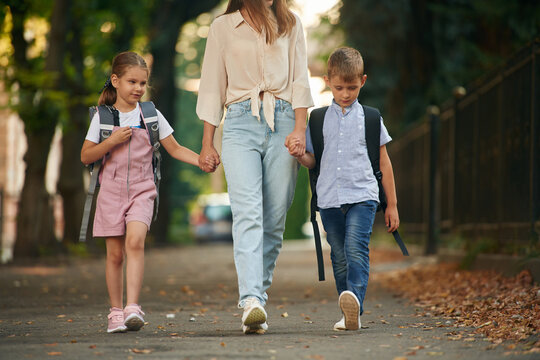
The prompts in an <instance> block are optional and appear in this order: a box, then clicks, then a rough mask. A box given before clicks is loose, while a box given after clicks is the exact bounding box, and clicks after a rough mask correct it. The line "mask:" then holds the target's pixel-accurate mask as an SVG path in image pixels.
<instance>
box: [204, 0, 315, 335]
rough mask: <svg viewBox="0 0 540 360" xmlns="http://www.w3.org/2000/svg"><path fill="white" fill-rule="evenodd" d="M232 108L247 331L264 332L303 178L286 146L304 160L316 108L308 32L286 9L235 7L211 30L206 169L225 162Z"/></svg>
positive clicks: (234, 198) (232, 174)
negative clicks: (219, 138) (309, 119)
mask: <svg viewBox="0 0 540 360" xmlns="http://www.w3.org/2000/svg"><path fill="white" fill-rule="evenodd" d="M224 106H225V107H227V115H226V117H225V122H224V126H223V143H222V160H223V166H224V168H225V177H226V179H227V184H228V191H229V197H230V200H231V208H232V212H233V239H234V260H235V265H236V271H237V275H238V290H239V303H238V306H239V307H240V308H243V309H244V313H243V316H242V330H243V332H244V333H245V334H247V333H264V332H265V331H266V330H267V329H268V325H267V323H266V317H267V315H266V311H265V310H264V305H265V304H266V301H267V300H268V296H267V294H266V290H267V289H268V288H269V287H270V284H271V283H272V274H273V271H274V267H275V264H276V260H277V256H278V254H279V251H280V249H281V245H282V241H283V231H284V229H285V218H286V214H287V210H288V209H289V207H290V205H291V202H292V199H293V195H294V188H295V185H296V177H297V172H298V163H297V162H296V159H295V158H294V157H292V156H291V155H290V154H289V152H288V151H287V148H286V147H285V146H284V145H286V146H287V145H288V144H289V141H291V140H292V139H296V140H297V141H298V140H299V143H300V146H298V147H295V148H294V151H293V153H296V155H302V154H303V152H304V151H305V128H306V115H307V108H309V107H311V106H313V100H312V98H311V92H310V89H309V82H308V69H307V59H306V46H305V39H304V33H303V29H302V25H301V23H300V19H299V18H298V17H297V16H296V15H294V14H293V13H292V12H291V11H290V10H289V9H288V7H287V4H286V0H229V3H228V6H227V10H226V11H225V13H224V14H223V15H222V16H219V17H218V18H216V19H215V20H214V22H213V23H212V25H211V27H210V32H209V34H208V40H207V43H206V52H205V56H204V61H203V66H202V74H201V83H200V87H199V97H198V101H197V115H198V116H199V118H200V119H201V120H204V133H203V140H202V150H201V156H200V165H201V166H202V168H203V169H204V168H205V166H208V163H210V164H211V163H212V162H213V163H214V164H215V165H217V164H219V162H220V159H219V155H218V154H217V152H216V150H215V148H214V145H213V138H214V132H215V129H216V127H217V126H218V125H219V123H220V121H221V118H222V116H223V107H224ZM293 155H294V154H293ZM208 159H209V160H210V161H208Z"/></svg>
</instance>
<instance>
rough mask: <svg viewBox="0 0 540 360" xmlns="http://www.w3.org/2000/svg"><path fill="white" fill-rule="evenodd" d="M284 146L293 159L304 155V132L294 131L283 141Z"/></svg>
mask: <svg viewBox="0 0 540 360" xmlns="http://www.w3.org/2000/svg"><path fill="white" fill-rule="evenodd" d="M285 146H286V147H287V149H289V153H290V154H291V155H292V156H294V157H298V156H302V155H304V154H305V152H306V133H305V131H302V130H297V129H294V130H293V131H292V132H291V133H290V134H289V135H288V136H287V138H286V139H285Z"/></svg>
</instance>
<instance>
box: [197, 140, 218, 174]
mask: <svg viewBox="0 0 540 360" xmlns="http://www.w3.org/2000/svg"><path fill="white" fill-rule="evenodd" d="M220 163H221V161H220V159H219V154H218V153H217V151H216V149H215V148H214V146H213V145H207V146H203V147H202V149H201V154H200V155H199V168H201V170H202V171H204V172H214V171H216V169H217V167H218V166H219V164H220Z"/></svg>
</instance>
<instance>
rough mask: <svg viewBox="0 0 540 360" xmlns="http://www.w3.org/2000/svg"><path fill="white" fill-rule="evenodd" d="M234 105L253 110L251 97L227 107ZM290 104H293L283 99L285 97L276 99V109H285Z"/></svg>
mask: <svg viewBox="0 0 540 360" xmlns="http://www.w3.org/2000/svg"><path fill="white" fill-rule="evenodd" d="M232 105H234V106H239V107H240V108H241V109H244V110H246V111H248V110H251V99H246V100H244V101H240V102H236V103H232V104H229V105H228V106H227V108H228V107H229V106H232ZM261 106H262V105H261ZM288 106H292V105H291V103H290V102H288V101H286V100H283V99H276V105H275V107H274V109H275V110H281V111H283V110H285V108H286V107H288Z"/></svg>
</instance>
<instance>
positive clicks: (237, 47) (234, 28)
mask: <svg viewBox="0 0 540 360" xmlns="http://www.w3.org/2000/svg"><path fill="white" fill-rule="evenodd" d="M295 18H296V25H295V26H294V28H293V29H292V31H291V33H290V34H287V35H284V36H281V37H279V38H277V39H276V40H275V41H274V43H273V44H270V45H269V44H267V43H266V38H265V35H264V33H258V32H257V31H255V30H254V29H253V28H252V27H251V26H250V25H249V24H248V23H247V22H246V21H245V20H244V18H243V17H242V14H241V13H240V11H236V12H234V13H230V14H226V15H222V16H219V17H218V18H216V19H215V20H214V22H213V23H212V25H211V26H210V32H209V34H208V39H207V42H206V50H205V54H204V60H203V65H202V71H201V82H200V85H199V95H198V99H197V115H198V116H199V118H200V119H201V120H204V121H207V122H209V123H210V124H212V125H215V126H218V125H219V123H220V122H221V119H222V117H223V111H224V106H225V107H226V106H228V105H229V104H232V103H236V102H240V101H244V100H247V99H251V112H252V114H253V116H256V117H257V118H258V119H259V120H260V117H259V109H260V106H261V101H260V97H259V94H260V93H263V97H262V104H263V110H264V117H265V118H266V121H267V123H268V126H269V127H270V128H271V129H272V130H274V106H275V100H276V98H280V99H283V100H285V101H288V102H290V103H291V105H292V107H293V109H296V108H309V107H311V106H313V99H312V97H311V91H310V88H309V76H308V67H307V56H306V42H305V38H304V31H303V29H302V24H301V22H300V19H299V18H298V16H296V15H295Z"/></svg>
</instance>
